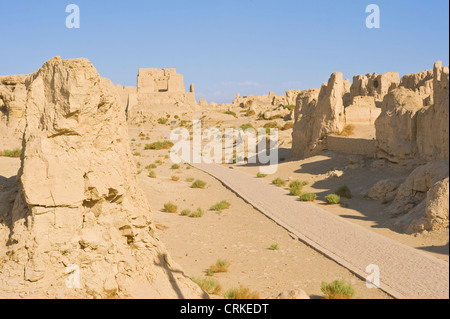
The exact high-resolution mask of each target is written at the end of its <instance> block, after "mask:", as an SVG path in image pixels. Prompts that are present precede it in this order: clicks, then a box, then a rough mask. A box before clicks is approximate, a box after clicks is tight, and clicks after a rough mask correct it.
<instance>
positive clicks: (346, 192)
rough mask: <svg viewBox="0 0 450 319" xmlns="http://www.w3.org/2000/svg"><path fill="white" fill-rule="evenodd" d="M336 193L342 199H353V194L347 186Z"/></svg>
mask: <svg viewBox="0 0 450 319" xmlns="http://www.w3.org/2000/svg"><path fill="white" fill-rule="evenodd" d="M334 193H335V194H336V195H339V196H341V197H345V198H352V192H351V191H350V188H348V186H347V185H343V186H341V187H339V188H338V189H337V190H336V191H335V192H334Z"/></svg>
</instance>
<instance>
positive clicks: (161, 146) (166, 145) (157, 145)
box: [145, 141, 173, 151]
mask: <svg viewBox="0 0 450 319" xmlns="http://www.w3.org/2000/svg"><path fill="white" fill-rule="evenodd" d="M172 146H173V143H172V142H170V141H164V142H154V143H152V144H146V145H145V149H146V150H156V151H159V150H167V149H170V148H172Z"/></svg>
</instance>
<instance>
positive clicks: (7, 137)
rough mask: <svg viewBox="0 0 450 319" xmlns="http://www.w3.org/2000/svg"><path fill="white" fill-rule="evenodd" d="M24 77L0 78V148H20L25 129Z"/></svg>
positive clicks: (25, 93) (25, 92)
mask: <svg viewBox="0 0 450 319" xmlns="http://www.w3.org/2000/svg"><path fill="white" fill-rule="evenodd" d="M26 77H27V76H26V75H8V76H0V147H3V148H17V147H19V146H20V141H21V140H22V134H23V130H24V128H25V120H24V113H25V100H26V96H27V91H26V87H25V79H26Z"/></svg>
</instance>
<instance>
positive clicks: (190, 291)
mask: <svg viewBox="0 0 450 319" xmlns="http://www.w3.org/2000/svg"><path fill="white" fill-rule="evenodd" d="M25 86H26V91H27V94H26V96H27V98H26V101H25V120H26V126H25V132H24V135H23V146H24V149H23V152H22V156H21V168H20V170H19V173H18V177H17V182H18V184H17V185H16V187H15V189H14V188H13V190H12V191H11V192H9V193H8V194H7V196H6V200H3V201H1V199H5V196H0V298H17V297H24V298H114V297H119V298H183V297H186V298H195V297H200V296H202V295H203V293H202V292H201V291H200V290H199V288H198V286H196V285H195V284H194V283H193V282H192V281H191V280H190V279H188V278H187V277H186V276H185V275H184V273H183V271H182V270H181V269H180V268H179V267H178V266H177V265H176V264H175V263H174V262H173V260H172V259H171V258H170V256H169V255H168V253H167V251H166V249H165V248H164V245H163V244H162V243H161V242H160V240H159V239H158V237H157V235H156V234H155V228H154V225H153V223H152V215H151V210H150V208H149V205H148V203H147V200H146V197H145V195H144V194H143V192H142V190H141V189H140V187H139V184H138V181H137V176H136V166H135V164H134V161H133V157H132V155H131V149H130V146H129V138H128V129H127V124H126V120H125V112H124V111H123V107H122V105H121V103H120V97H119V95H118V94H117V89H116V87H115V86H114V85H113V84H112V83H111V81H109V80H107V79H105V78H102V77H100V76H99V74H98V73H97V70H96V69H95V68H94V66H93V65H92V64H91V63H90V62H89V61H88V60H86V59H74V60H61V59H60V58H59V57H56V58H53V59H51V60H49V61H48V62H46V63H45V64H44V65H43V66H42V68H41V69H39V70H38V71H36V72H35V73H32V74H30V75H29V76H27V78H26V80H25Z"/></svg>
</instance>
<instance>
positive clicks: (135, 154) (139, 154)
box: [133, 152, 141, 156]
mask: <svg viewBox="0 0 450 319" xmlns="http://www.w3.org/2000/svg"><path fill="white" fill-rule="evenodd" d="M133 155H134V156H141V153H139V152H134V153H133Z"/></svg>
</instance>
